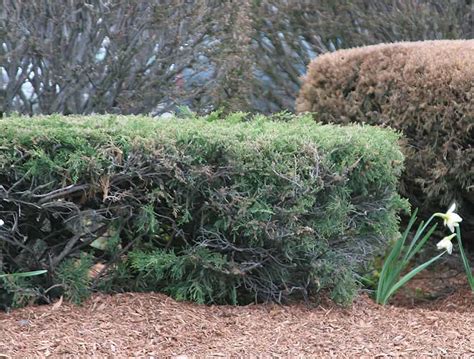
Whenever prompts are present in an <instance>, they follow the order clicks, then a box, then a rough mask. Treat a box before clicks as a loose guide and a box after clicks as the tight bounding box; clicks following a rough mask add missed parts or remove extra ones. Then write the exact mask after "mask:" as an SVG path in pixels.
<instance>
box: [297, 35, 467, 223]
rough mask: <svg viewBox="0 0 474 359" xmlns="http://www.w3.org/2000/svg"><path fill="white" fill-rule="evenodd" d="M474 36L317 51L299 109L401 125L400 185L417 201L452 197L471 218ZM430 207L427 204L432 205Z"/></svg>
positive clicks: (436, 202)
mask: <svg viewBox="0 0 474 359" xmlns="http://www.w3.org/2000/svg"><path fill="white" fill-rule="evenodd" d="M473 59H474V41H473V40H466V41H462V40H460V41H429V42H415V43H397V44H391V45H376V46H369V47H363V48H356V49H351V50H341V51H337V52H335V53H332V54H326V55H323V56H320V57H319V58H317V59H316V60H315V61H313V62H312V63H311V64H310V66H309V72H308V74H307V76H306V77H305V79H304V85H303V87H302V89H301V92H300V94H299V98H298V100H297V110H298V111H299V112H306V111H310V112H315V113H316V115H315V118H317V119H318V120H320V121H323V122H336V123H349V122H366V123H369V124H374V125H383V126H391V127H394V128H397V129H399V130H402V131H403V133H404V135H405V136H406V138H407V143H406V144H405V153H406V156H407V159H406V171H405V175H404V178H403V183H402V190H403V192H404V194H405V195H408V196H409V198H410V199H411V200H412V203H413V204H414V205H415V206H424V207H425V208H428V206H436V208H438V207H439V206H445V205H447V204H449V202H451V201H453V200H455V201H457V202H458V203H460V204H461V205H462V206H461V207H462V208H463V215H464V217H465V220H466V221H465V222H468V223H466V224H467V225H468V226H470V228H471V229H472V225H473V224H474V217H473V206H474V186H473V177H474V172H473V167H474V149H473V148H472V144H473V138H474V132H473V131H474V60H473ZM430 210H432V208H430Z"/></svg>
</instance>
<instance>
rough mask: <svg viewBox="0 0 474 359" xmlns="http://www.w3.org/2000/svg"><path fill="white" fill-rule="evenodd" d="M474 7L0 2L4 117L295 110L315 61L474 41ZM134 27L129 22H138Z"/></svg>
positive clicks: (377, 0)
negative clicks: (337, 54)
mask: <svg viewBox="0 0 474 359" xmlns="http://www.w3.org/2000/svg"><path fill="white" fill-rule="evenodd" d="M473 6H474V5H473V2H472V0H320V1H308V0H292V1H288V0H258V1H256V0H240V1H239V6H235V1H230V0H186V1H176V0H135V1H128V0H114V1H104V0H88V1H87V2H85V1H83V0H70V1H56V0H43V1H31V0H2V6H0V39H1V40H2V46H0V115H1V114H2V113H5V114H9V113H12V112H15V111H16V112H19V113H24V114H30V115H32V114H50V113H62V114H73V113H74V114H91V113H120V114H137V113H158V114H159V113H163V112H167V111H174V110H175V109H176V106H177V105H187V106H189V107H190V108H192V109H193V110H194V111H199V112H202V113H207V112H209V110H210V109H212V108H215V109H217V108H220V107H223V106H224V107H226V108H227V109H230V110H232V109H234V110H235V109H238V110H240V111H241V110H245V111H253V112H259V113H262V112H263V113H273V112H276V111H281V110H293V109H294V103H295V97H296V95H297V93H298V90H299V88H300V80H299V78H300V76H301V75H303V74H304V73H305V71H306V66H307V65H308V63H309V62H310V60H311V59H313V58H314V57H316V56H318V55H320V54H323V53H326V52H330V51H334V50H336V49H342V48H351V47H354V46H363V45H372V44H378V43H382V42H397V41H417V40H435V39H464V38H473V37H474V11H473ZM132 19H133V21H132Z"/></svg>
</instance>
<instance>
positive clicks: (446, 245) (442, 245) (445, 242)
mask: <svg viewBox="0 0 474 359" xmlns="http://www.w3.org/2000/svg"><path fill="white" fill-rule="evenodd" d="M454 237H456V233H453V234H451V235H450V236H447V237H444V238H443V239H442V240H440V241H439V242H438V244H436V248H438V249H439V250H441V249H446V251H447V252H448V253H449V254H451V253H453V242H451V239H453V238H454Z"/></svg>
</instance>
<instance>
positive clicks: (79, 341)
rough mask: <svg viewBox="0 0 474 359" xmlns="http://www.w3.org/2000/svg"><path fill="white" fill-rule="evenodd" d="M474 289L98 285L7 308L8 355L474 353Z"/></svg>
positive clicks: (3, 324)
mask: <svg viewBox="0 0 474 359" xmlns="http://www.w3.org/2000/svg"><path fill="white" fill-rule="evenodd" d="M473 309H474V305H473V295H472V293H471V292H470V291H469V290H468V289H466V290H463V291H457V292H456V293H454V294H452V295H451V296H450V297H449V298H445V299H443V300H440V301H436V302H433V303H432V304H430V305H429V306H423V307H422V308H419V307H415V308H407V307H395V306H387V307H381V306H378V305H376V304H374V302H373V301H372V300H371V299H369V298H368V297H366V296H364V295H362V296H360V297H359V298H358V299H357V300H356V302H355V303H354V305H353V306H352V307H351V308H348V309H347V308H346V309H343V308H339V307H335V306H330V305H326V306H325V307H322V306H319V307H317V308H309V307H307V306H305V305H304V304H301V305H291V306H278V305H251V306H245V307H231V306H210V307H208V306H202V305H197V304H192V303H183V302H176V301H174V300H172V299H170V298H168V297H166V296H165V295H162V294H155V293H148V294H133V293H129V294H118V295H113V296H109V295H104V294H97V295H94V296H93V297H92V298H91V299H90V300H89V301H87V302H86V303H85V304H84V305H82V306H74V305H72V304H69V303H56V305H54V304H53V305H49V306H40V307H28V308H23V309H20V310H15V311H13V312H12V313H10V314H7V313H0V358H10V357H11V358H24V357H30V358H31V357H48V356H50V357H99V358H104V357H113V358H120V357H142V358H164V357H174V358H180V359H183V358H192V357H199V358H201V357H206V358H221V357H245V358H248V357H285V358H297V357H298V358H301V357H305V358H307V357H314V358H319V357H337V358H345V357H350V358H362V357H378V358H385V357H408V358H413V357H465V358H470V357H474V310H473Z"/></svg>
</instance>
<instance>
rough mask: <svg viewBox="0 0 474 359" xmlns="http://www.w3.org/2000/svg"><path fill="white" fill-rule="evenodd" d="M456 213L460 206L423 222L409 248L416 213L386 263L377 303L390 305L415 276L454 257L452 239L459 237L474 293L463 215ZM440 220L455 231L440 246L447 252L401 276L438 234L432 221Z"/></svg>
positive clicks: (461, 251)
mask: <svg viewBox="0 0 474 359" xmlns="http://www.w3.org/2000/svg"><path fill="white" fill-rule="evenodd" d="M455 211H456V204H454V203H453V205H451V207H450V208H449V209H448V211H447V212H446V213H435V214H433V215H432V216H431V217H430V218H429V220H428V221H427V222H426V223H424V222H423V221H422V222H421V223H420V225H419V226H418V229H417V231H416V232H415V235H414V236H413V239H412V240H411V242H410V244H409V245H408V246H406V245H405V243H406V241H407V237H408V234H409V233H410V231H411V229H412V227H413V225H414V224H415V222H416V214H417V211H414V213H413V215H412V217H411V218H410V221H409V223H408V226H407V228H406V229H405V232H404V233H403V235H402V236H401V237H400V239H399V240H397V242H396V243H395V245H394V246H393V248H392V250H391V251H390V253H389V255H388V257H387V259H386V260H385V262H384V265H383V267H382V272H381V273H380V278H379V281H378V285H377V291H376V298H375V299H376V301H377V303H379V304H386V303H387V301H388V299H389V298H390V297H391V296H392V295H393V294H394V293H395V292H396V291H397V290H398V289H400V288H401V287H403V286H404V285H405V284H406V283H407V282H408V281H409V280H410V279H412V278H413V277H414V276H415V275H417V274H418V273H419V272H421V271H422V270H423V269H425V268H427V267H428V266H430V265H431V264H432V263H434V262H435V261H437V260H438V259H440V258H441V257H442V256H443V255H444V254H445V253H448V254H451V253H452V252H453V243H452V239H453V238H454V237H457V241H458V246H459V251H460V253H461V258H462V261H463V265H464V269H465V270H466V274H467V278H468V281H469V285H470V286H471V289H472V290H473V291H474V278H473V275H472V271H471V268H470V266H469V262H468V260H467V257H466V254H465V252H464V249H463V246H462V243H461V230H460V227H459V223H461V222H462V218H461V216H459V214H457V213H455ZM437 217H439V218H441V219H443V224H444V226H445V227H448V228H449V230H450V231H451V232H452V234H451V235H449V236H446V237H444V238H443V239H442V240H441V241H439V242H438V243H437V245H436V247H437V248H438V249H439V250H443V252H442V253H440V254H438V255H437V256H435V257H433V258H431V259H430V260H428V261H426V262H425V263H423V264H421V265H419V266H418V267H416V268H415V269H413V270H411V271H410V272H408V273H407V274H405V275H403V276H401V275H402V272H404V270H405V268H406V267H407V265H408V264H409V263H410V261H411V259H412V258H413V256H414V255H415V254H416V253H418V252H419V251H420V249H421V248H422V247H423V246H424V245H425V243H426V242H427V241H428V239H429V238H430V237H431V235H432V234H433V232H434V231H435V229H436V227H437V224H436V223H435V224H432V225H431V222H433V220H434V219H435V218H437ZM430 225H431V226H430ZM425 232H426V233H425Z"/></svg>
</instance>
